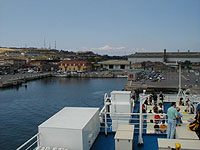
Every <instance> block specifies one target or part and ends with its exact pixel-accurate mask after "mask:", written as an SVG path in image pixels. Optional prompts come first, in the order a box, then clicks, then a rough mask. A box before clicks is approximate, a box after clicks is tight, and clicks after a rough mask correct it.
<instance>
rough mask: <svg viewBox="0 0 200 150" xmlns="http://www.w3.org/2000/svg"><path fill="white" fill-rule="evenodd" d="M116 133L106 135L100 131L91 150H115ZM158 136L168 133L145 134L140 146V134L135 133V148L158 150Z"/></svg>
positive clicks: (161, 136)
mask: <svg viewBox="0 0 200 150" xmlns="http://www.w3.org/2000/svg"><path fill="white" fill-rule="evenodd" d="M114 136H115V133H114V132H112V133H108V135H107V136H106V135H105V134H104V133H103V132H100V133H99V135H98V137H97V139H96V141H95V142H94V144H93V146H92V148H91V150H115V140H114ZM158 138H166V135H159V134H151V135H147V134H144V135H143V142H144V145H143V146H138V134H136V135H134V150H157V149H158V142H157V139H158Z"/></svg>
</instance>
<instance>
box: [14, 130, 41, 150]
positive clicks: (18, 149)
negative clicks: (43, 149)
mask: <svg viewBox="0 0 200 150" xmlns="http://www.w3.org/2000/svg"><path fill="white" fill-rule="evenodd" d="M38 135H39V133H37V134H36V135H34V136H33V137H32V138H30V139H29V140H28V141H26V142H25V143H24V144H22V145H21V146H20V147H18V148H17V149H16V150H20V149H21V148H22V147H24V146H25V145H26V144H28V143H29V142H30V141H32V140H33V139H34V138H36V137H38ZM35 143H37V141H35V142H34V144H35ZM34 144H31V146H29V147H28V148H27V149H29V148H30V147H32V146H33V145H34ZM27 149H26V150H27Z"/></svg>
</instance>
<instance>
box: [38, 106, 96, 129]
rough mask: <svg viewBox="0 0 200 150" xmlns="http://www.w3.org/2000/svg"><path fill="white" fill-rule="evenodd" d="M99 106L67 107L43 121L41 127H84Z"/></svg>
mask: <svg viewBox="0 0 200 150" xmlns="http://www.w3.org/2000/svg"><path fill="white" fill-rule="evenodd" d="M98 110H99V108H87V107H65V108H63V109H62V110H60V111H59V112H58V113H56V114H55V115H54V116H52V117H51V118H49V119H48V120H46V121H45V122H44V123H42V124H41V125H40V126H39V128H41V127H52V128H68V129H83V128H84V127H85V125H86V124H87V123H88V122H89V121H90V119H91V118H92V117H93V116H94V114H95V113H96V112H97V111H98Z"/></svg>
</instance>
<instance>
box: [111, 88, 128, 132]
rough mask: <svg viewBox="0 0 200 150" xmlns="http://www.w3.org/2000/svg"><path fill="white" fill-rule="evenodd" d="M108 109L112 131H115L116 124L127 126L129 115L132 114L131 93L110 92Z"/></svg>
mask: <svg viewBox="0 0 200 150" xmlns="http://www.w3.org/2000/svg"><path fill="white" fill-rule="evenodd" d="M110 108H111V109H110V112H111V119H112V131H116V130H117V127H118V124H129V121H130V119H131V115H130V114H129V113H131V112H132V101H131V91H112V92H111V106H110ZM119 113H121V114H119Z"/></svg>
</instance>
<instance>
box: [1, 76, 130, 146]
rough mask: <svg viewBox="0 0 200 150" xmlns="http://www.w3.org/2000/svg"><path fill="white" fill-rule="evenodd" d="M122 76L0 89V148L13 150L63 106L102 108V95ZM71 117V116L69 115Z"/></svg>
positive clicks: (116, 87)
mask: <svg viewBox="0 0 200 150" xmlns="http://www.w3.org/2000/svg"><path fill="white" fill-rule="evenodd" d="M125 84H126V79H125V78H108V79H78V78H53V77H52V78H46V79H40V80H35V81H31V82H28V83H26V86H25V85H22V86H20V87H19V88H6V89H1V90H0V150H14V149H16V148H17V147H19V146H20V145H21V144H23V143H24V142H25V141H26V140H28V139H29V138H31V137H32V136H33V135H35V134H36V133H37V127H38V125H40V124H41V123H42V122H44V121H45V120H46V119H48V118H49V117H51V116H52V115H53V114H55V113H56V112H58V111H59V110H60V109H62V108H63V107H67V106H70V107H79V106H83V107H102V106H103V98H104V94H105V93H106V92H107V93H110V92H111V91H112V90H122V89H123V88H124V86H125ZM72 117H73V116H72Z"/></svg>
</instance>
